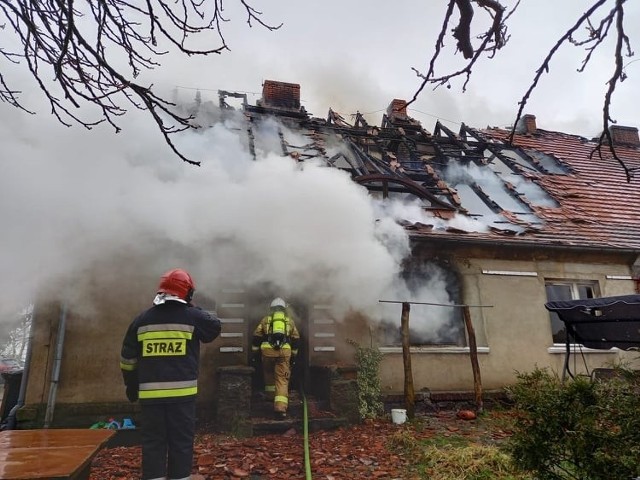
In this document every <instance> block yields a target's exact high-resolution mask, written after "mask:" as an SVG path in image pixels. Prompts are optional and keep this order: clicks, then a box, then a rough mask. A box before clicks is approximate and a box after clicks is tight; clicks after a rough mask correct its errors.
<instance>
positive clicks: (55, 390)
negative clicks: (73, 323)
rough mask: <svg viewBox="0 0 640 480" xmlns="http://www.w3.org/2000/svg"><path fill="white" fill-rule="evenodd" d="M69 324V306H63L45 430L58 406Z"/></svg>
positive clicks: (45, 418) (45, 417) (45, 416)
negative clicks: (66, 331)
mask: <svg viewBox="0 0 640 480" xmlns="http://www.w3.org/2000/svg"><path fill="white" fill-rule="evenodd" d="M66 323H67V304H66V303H63V304H62V311H61V312H60V321H59V322H58V335H57V341H56V351H55V357H54V363H53V372H52V373H51V386H50V387H49V399H48V400H47V410H46V412H45V415H44V428H49V427H50V425H51V422H52V420H53V411H54V409H55V406H56V396H57V394H58V383H59V380H60V367H61V365H62V350H63V347H64V333H65V330H66Z"/></svg>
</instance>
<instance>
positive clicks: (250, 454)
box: [89, 412, 511, 480]
mask: <svg viewBox="0 0 640 480" xmlns="http://www.w3.org/2000/svg"><path fill="white" fill-rule="evenodd" d="M300 430H301V429H300ZM510 434H511V432H510V431H509V430H502V429H499V428H495V429H493V430H490V429H488V428H487V427H486V426H484V425H483V423H482V422H481V420H480V419H478V420H462V419H460V418H457V416H456V414H455V412H451V414H442V413H441V414H439V415H433V416H425V417H421V418H419V419H418V420H417V421H416V422H407V423H406V424H403V425H396V424H393V423H392V422H391V421H390V419H380V420H375V421H367V422H364V423H363V424H360V425H353V426H349V427H344V428H339V429H336V430H329V431H319V432H312V433H310V434H309V452H310V465H311V470H312V473H313V478H317V479H326V480H334V479H340V480H351V479H353V480H356V479H358V480H360V479H363V478H371V479H377V480H395V479H404V480H409V479H413V478H418V477H414V476H413V475H411V474H410V473H409V472H410V465H409V464H408V462H409V461H410V459H408V458H406V456H405V455H402V453H401V452H398V451H397V449H396V448H394V447H393V442H392V439H395V440H396V441H397V440H398V438H404V437H406V438H416V439H420V438H422V439H427V438H433V437H436V436H441V437H451V436H452V435H463V436H464V437H465V438H468V439H470V440H471V441H476V440H477V441H479V442H482V441H488V442H492V441H493V442H495V441H496V440H503V439H506V438H508V437H509V436H510ZM140 461H141V449H140V447H117V448H111V449H106V450H103V451H102V452H100V453H99V454H98V455H97V456H96V458H95V459H94V461H93V463H92V465H91V475H90V477H89V480H132V479H136V478H140ZM192 473H193V478H198V479H200V480H240V479H248V480H258V479H259V480H269V479H278V480H281V479H282V478H291V479H296V478H298V479H301V478H305V466H304V439H303V437H302V435H301V434H299V433H295V434H293V433H291V432H287V435H282V434H281V435H265V436H260V437H252V438H244V439H235V438H233V437H229V436H224V435H219V434H215V433H208V432H202V433H199V434H198V435H197V437H196V443H195V446H194V461H193V472H192ZM196 475H197V476H196Z"/></svg>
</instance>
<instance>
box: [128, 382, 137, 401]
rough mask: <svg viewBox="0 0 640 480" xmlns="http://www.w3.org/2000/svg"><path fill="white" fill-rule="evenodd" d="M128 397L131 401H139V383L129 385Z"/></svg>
mask: <svg viewBox="0 0 640 480" xmlns="http://www.w3.org/2000/svg"><path fill="white" fill-rule="evenodd" d="M127 398H128V399H129V401H130V402H131V403H135V402H137V401H138V385H127Z"/></svg>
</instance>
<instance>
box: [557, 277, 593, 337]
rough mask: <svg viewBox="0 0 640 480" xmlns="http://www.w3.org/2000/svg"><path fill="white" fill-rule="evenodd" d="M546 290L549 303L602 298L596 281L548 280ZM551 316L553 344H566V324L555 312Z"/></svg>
mask: <svg viewBox="0 0 640 480" xmlns="http://www.w3.org/2000/svg"><path fill="white" fill-rule="evenodd" d="M545 289H546V291H547V301H549V302H557V301H561V300H584V299H586V298H597V297H599V296H600V293H599V291H598V282H595V281H571V280H548V281H546V282H545ZM549 316H550V317H551V333H552V335H553V343H562V344H564V343H566V341H567V333H566V331H565V329H564V322H563V321H562V320H560V317H558V314H557V313H555V312H549Z"/></svg>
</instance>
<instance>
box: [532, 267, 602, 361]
mask: <svg viewBox="0 0 640 480" xmlns="http://www.w3.org/2000/svg"><path fill="white" fill-rule="evenodd" d="M552 285H558V286H561V285H563V286H569V288H570V291H571V298H569V299H550V298H549V291H548V288H549V287H550V286H552ZM580 287H589V288H591V293H592V296H591V297H589V296H587V297H580V290H579V289H580ZM544 288H545V296H546V298H547V302H552V301H557V300H583V299H588V298H600V297H601V296H602V293H601V290H600V282H599V281H598V280H585V279H574V278H545V279H544ZM548 314H549V315H548V319H549V329H550V335H551V348H552V349H553V350H556V349H558V348H561V349H562V352H564V351H565V350H566V345H567V341H566V340H563V341H561V342H557V341H556V338H555V336H556V334H555V333H554V321H555V322H560V323H561V324H563V325H564V322H562V320H560V317H559V316H558V314H557V313H555V312H548ZM569 346H570V347H581V348H583V349H584V348H586V347H584V346H583V345H582V344H581V343H574V342H571V343H569Z"/></svg>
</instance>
